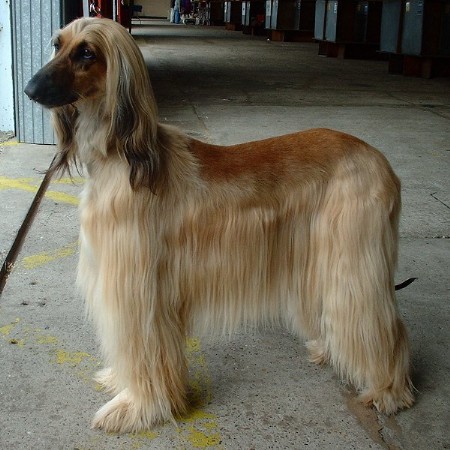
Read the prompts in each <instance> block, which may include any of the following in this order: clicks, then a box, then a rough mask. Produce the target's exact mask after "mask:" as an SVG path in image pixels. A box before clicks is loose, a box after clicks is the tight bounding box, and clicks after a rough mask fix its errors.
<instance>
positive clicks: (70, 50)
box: [25, 18, 157, 184]
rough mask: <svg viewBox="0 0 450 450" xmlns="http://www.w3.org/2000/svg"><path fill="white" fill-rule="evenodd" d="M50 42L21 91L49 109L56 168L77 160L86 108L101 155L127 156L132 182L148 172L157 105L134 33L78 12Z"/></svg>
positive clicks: (147, 174) (109, 21) (150, 162)
mask: <svg viewBox="0 0 450 450" xmlns="http://www.w3.org/2000/svg"><path fill="white" fill-rule="evenodd" d="M52 43H53V47H54V51H53V55H52V58H51V60H50V62H49V63H48V64H46V65H45V66H44V67H42V69H40V70H39V71H38V72H37V73H36V74H35V75H34V76H33V78H32V79H31V80H30V81H29V83H28V84H27V86H26V88H25V93H26V94H27V95H28V96H29V97H30V99H32V100H34V101H36V102H38V103H40V104H42V105H43V106H45V107H47V108H51V109H52V118H53V124H54V127H55V131H56V135H57V138H58V145H59V149H60V159H59V161H58V162H57V163H56V166H57V167H56V168H57V169H63V170H64V169H68V166H69V162H70V161H76V159H77V148H76V144H75V143H74V134H75V132H76V130H77V125H76V120H77V118H79V117H80V116H81V115H82V114H83V113H84V111H86V110H89V111H90V115H89V117H90V120H91V121H93V122H94V125H95V127H96V128H95V130H96V133H97V136H98V137H99V140H98V141H99V142H98V144H97V146H96V150H97V151H99V152H100V153H101V154H102V155H103V156H107V155H108V154H109V153H110V152H115V153H118V154H120V155H123V156H125V157H126V159H127V160H128V162H129V163H130V166H131V169H132V172H131V173H132V174H136V176H134V175H132V177H131V178H130V180H131V182H132V184H135V183H134V182H135V181H136V180H137V179H139V178H142V179H144V178H148V177H150V176H151V174H150V173H149V172H151V170H150V169H147V166H149V165H150V166H151V165H152V164H154V158H155V156H154V155H153V159H152V158H151V157H150V156H149V152H150V151H151V149H152V148H154V144H155V139H156V129H157V108H156V102H155V100H154V97H153V92H152V89H151V84H150V79H149V75H148V71H147V67H146V65H145V62H144V58H143V56H142V54H141V52H140V50H139V47H138V46H137V45H136V43H135V41H134V39H133V38H132V37H131V35H130V34H129V33H128V32H127V30H126V29H125V28H124V27H122V26H121V25H120V24H118V23H116V22H114V21H112V20H109V19H97V18H82V19H78V20H75V21H73V22H72V23H70V24H69V25H67V26H66V27H65V28H63V29H62V30H59V31H57V32H56V33H55V34H54V36H53V39H52ZM93 112H94V113H93ZM80 132H81V133H82V132H83V130H80ZM100 136H101V138H100ZM100 141H101V144H100ZM78 156H79V155H78ZM151 159H152V161H150V160H151ZM144 172H148V173H144ZM148 183H150V182H148Z"/></svg>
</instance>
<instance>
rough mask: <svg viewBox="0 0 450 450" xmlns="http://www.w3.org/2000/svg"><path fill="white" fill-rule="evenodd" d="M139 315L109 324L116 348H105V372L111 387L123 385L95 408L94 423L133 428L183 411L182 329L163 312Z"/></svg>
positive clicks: (111, 429)
mask: <svg viewBox="0 0 450 450" xmlns="http://www.w3.org/2000/svg"><path fill="white" fill-rule="evenodd" d="M136 319H137V317H136ZM141 319H142V321H141V323H140V324H137V323H134V327H131V328H128V329H126V328H125V327H124V325H125V324H124V323H116V325H115V326H116V327H117V328H116V331H117V332H118V333H119V334H121V336H118V339H114V341H115V343H114V346H115V347H116V348H109V349H105V350H107V359H108V360H109V363H110V365H111V369H109V370H108V373H109V375H108V376H110V377H111V376H113V377H114V384H115V385H116V386H115V388H116V389H117V388H118V389H120V388H123V389H122V390H121V391H120V392H119V393H118V394H117V395H116V396H115V397H114V398H113V399H112V400H111V401H110V402H108V403H106V404H105V405H104V406H103V407H102V408H101V409H100V410H99V411H98V412H97V413H96V415H95V417H94V420H93V422H92V426H93V427H94V428H102V429H104V430H105V431H109V432H119V433H123V432H138V431H142V430H145V429H149V428H151V427H152V426H154V425H156V424H158V423H162V422H166V421H168V420H173V418H174V417H176V416H179V415H182V414H183V413H185V411H186V383H187V368H186V360H185V356H184V345H185V337H184V334H183V333H182V331H181V330H180V329H179V327H178V326H177V324H176V321H175V322H174V321H171V320H170V319H169V318H168V317H167V316H166V315H165V313H162V312H161V316H160V315H159V314H158V317H154V318H153V319H152V320H150V321H146V320H145V319H144V318H141ZM121 322H123V318H122V319H121ZM145 322H147V323H145ZM139 325H142V326H139ZM121 327H122V328H121ZM104 346H107V347H109V345H108V343H104Z"/></svg>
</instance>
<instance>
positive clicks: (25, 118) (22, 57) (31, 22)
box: [12, 0, 62, 144]
mask: <svg viewBox="0 0 450 450" xmlns="http://www.w3.org/2000/svg"><path fill="white" fill-rule="evenodd" d="M61 1H62V0H46V1H42V0H26V1H25V0H16V1H13V2H12V16H13V42H14V52H13V53H14V80H15V85H14V88H15V111H16V133H17V136H18V139H19V141H20V142H27V143H34V144H53V143H54V142H55V141H54V136H53V130H52V127H51V124H50V114H49V111H48V110H44V109H43V108H42V107H41V106H40V105H38V104H36V103H33V102H31V101H30V100H29V99H28V97H27V96H26V95H25V94H24V93H23V90H24V88H25V86H26V84H27V82H28V80H29V79H30V78H31V77H32V75H33V74H34V73H36V72H37V71H38V70H39V69H40V68H41V67H42V65H43V64H45V63H46V62H47V61H48V60H49V58H50V55H51V50H52V49H51V45H50V39H51V36H52V34H53V31H54V30H56V29H58V28H60V26H61Z"/></svg>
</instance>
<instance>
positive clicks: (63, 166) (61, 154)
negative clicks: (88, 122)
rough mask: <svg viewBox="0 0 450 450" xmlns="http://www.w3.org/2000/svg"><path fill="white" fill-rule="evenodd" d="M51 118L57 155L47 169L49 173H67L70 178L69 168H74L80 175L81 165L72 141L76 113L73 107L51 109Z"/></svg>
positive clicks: (60, 174)
mask: <svg viewBox="0 0 450 450" xmlns="http://www.w3.org/2000/svg"><path fill="white" fill-rule="evenodd" d="M51 117H52V123H53V128H54V130H55V134H56V139H57V146H58V153H57V155H56V158H55V159H54V160H53V162H52V164H51V166H50V168H49V172H51V173H52V174H56V175H59V176H62V175H63V174H64V173H68V174H69V176H72V173H71V166H75V168H76V169H77V172H78V173H81V164H80V163H79V161H78V157H77V152H76V144H75V141H74V134H75V126H76V119H77V117H78V111H77V110H76V108H75V107H74V106H72V105H66V106H62V107H59V108H54V109H52V112H51Z"/></svg>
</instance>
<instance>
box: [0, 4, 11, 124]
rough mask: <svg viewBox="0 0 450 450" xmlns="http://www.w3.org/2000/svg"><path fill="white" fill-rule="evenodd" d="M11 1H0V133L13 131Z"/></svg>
mask: <svg viewBox="0 0 450 450" xmlns="http://www.w3.org/2000/svg"><path fill="white" fill-rule="evenodd" d="M10 3H11V0H0V55H1V56H0V131H14V91H13V71H12V38H11V14H10Z"/></svg>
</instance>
